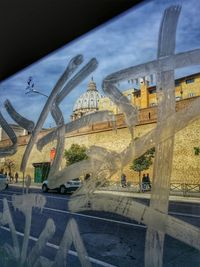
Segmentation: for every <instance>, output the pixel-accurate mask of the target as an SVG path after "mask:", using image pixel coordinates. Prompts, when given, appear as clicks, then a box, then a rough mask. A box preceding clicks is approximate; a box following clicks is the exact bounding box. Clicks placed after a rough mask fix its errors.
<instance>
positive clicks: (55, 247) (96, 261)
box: [0, 226, 117, 267]
mask: <svg viewBox="0 0 200 267" xmlns="http://www.w3.org/2000/svg"><path fill="white" fill-rule="evenodd" d="M0 228H1V229H3V230H5V231H8V232H10V229H9V228H8V227H5V226H0ZM16 234H17V235H19V236H24V234H23V233H21V232H18V231H16ZM29 239H30V240H32V241H35V242H37V241H38V238H37V237H34V236H31V235H30V236H29ZM47 246H48V247H50V248H54V249H59V246H57V245H55V244H52V243H50V242H47ZM68 254H70V255H72V256H75V257H78V254H77V252H76V251H74V250H71V249H70V250H69V251H68ZM87 258H88V259H89V261H90V262H92V263H96V264H98V265H100V266H103V267H117V266H115V265H112V264H110V263H107V262H104V261H101V260H97V259H95V258H92V257H87Z"/></svg>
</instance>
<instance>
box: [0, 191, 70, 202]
mask: <svg viewBox="0 0 200 267" xmlns="http://www.w3.org/2000/svg"><path fill="white" fill-rule="evenodd" d="M6 193H7V194H6ZM6 193H3V194H1V193H0V196H6V195H8V196H12V195H9V194H8V193H13V194H17V195H22V193H20V192H18V191H7V192H6ZM45 197H46V198H52V199H59V200H69V199H70V198H69V197H54V196H48V195H45Z"/></svg>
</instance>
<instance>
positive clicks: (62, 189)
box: [42, 178, 81, 194]
mask: <svg viewBox="0 0 200 267" xmlns="http://www.w3.org/2000/svg"><path fill="white" fill-rule="evenodd" d="M79 187H81V180H80V179H79V178H75V179H72V180H69V181H67V182H66V183H64V184H62V185H60V186H59V187H57V188H54V189H49V187H48V180H45V181H44V182H43V183H42V191H43V192H45V193H46V192H48V191H49V190H56V191H57V192H59V193H61V194H64V193H72V192H74V191H76V190H77V189H78V188H79Z"/></svg>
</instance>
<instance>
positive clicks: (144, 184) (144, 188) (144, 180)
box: [142, 173, 147, 192]
mask: <svg viewBox="0 0 200 267" xmlns="http://www.w3.org/2000/svg"><path fill="white" fill-rule="evenodd" d="M146 184H147V180H146V174H145V173H143V176H142V192H144V191H145V190H146Z"/></svg>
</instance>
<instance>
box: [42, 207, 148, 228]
mask: <svg viewBox="0 0 200 267" xmlns="http://www.w3.org/2000/svg"><path fill="white" fill-rule="evenodd" d="M44 209H46V210H51V211H54V212H60V213H65V214H71V215H75V216H79V217H86V218H90V219H95V220H100V221H107V222H115V223H119V224H125V225H130V226H137V227H140V228H146V226H145V225H142V224H137V223H129V222H122V221H118V220H112V219H107V218H101V217H97V216H92V215H86V214H81V213H76V212H70V211H65V210H58V209H52V208H47V207H45V208H44Z"/></svg>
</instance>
